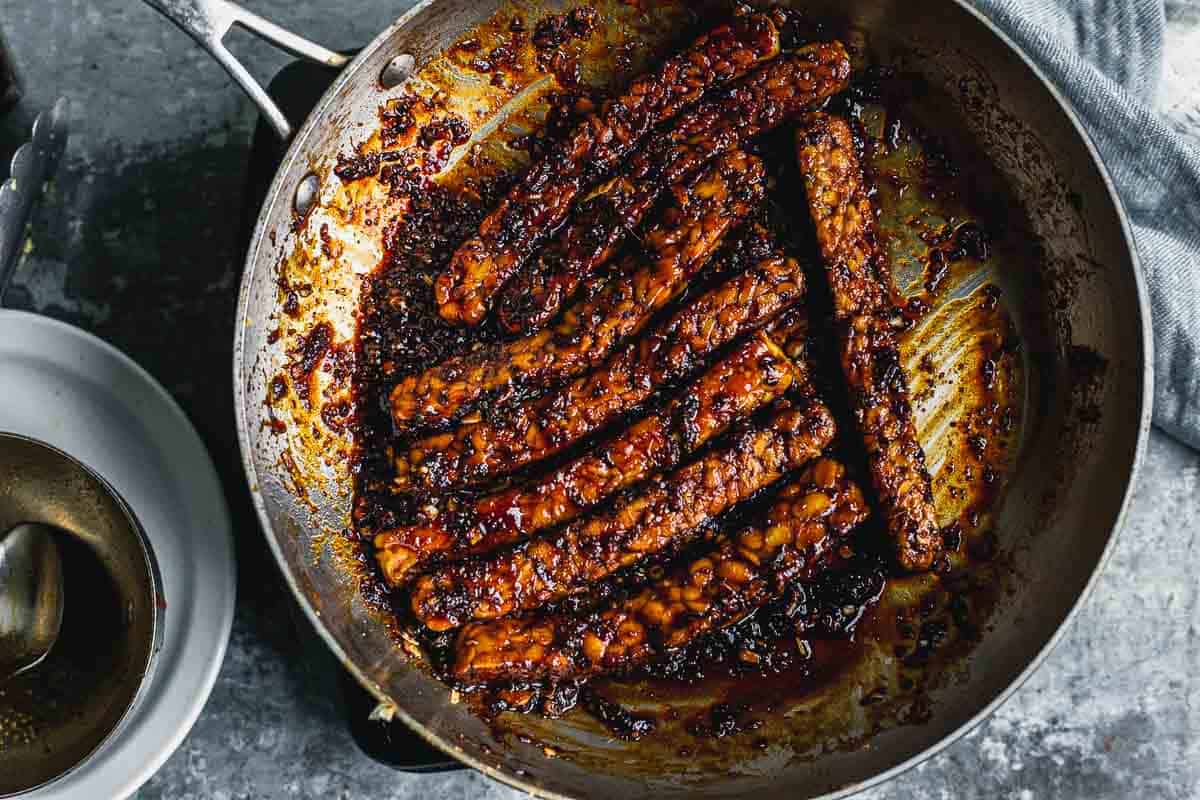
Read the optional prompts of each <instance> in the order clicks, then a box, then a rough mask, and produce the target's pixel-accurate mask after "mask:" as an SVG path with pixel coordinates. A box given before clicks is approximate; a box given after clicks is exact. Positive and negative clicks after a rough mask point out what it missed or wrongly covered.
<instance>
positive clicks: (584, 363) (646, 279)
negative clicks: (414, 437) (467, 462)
mask: <svg viewBox="0 0 1200 800" xmlns="http://www.w3.org/2000/svg"><path fill="white" fill-rule="evenodd" d="M764 181H765V172H764V167H763V163H762V160H761V159H759V158H756V157H754V156H747V155H746V154H745V153H742V152H741V151H735V152H731V153H726V154H725V155H723V156H722V157H721V158H720V159H718V160H717V162H716V163H715V164H713V165H712V166H711V167H709V168H708V169H707V170H705V171H704V172H703V173H702V174H701V175H699V176H698V177H697V178H695V179H693V180H692V181H690V182H685V183H683V184H677V185H676V186H675V187H673V189H672V193H673V195H674V200H675V203H674V205H673V206H672V207H670V208H668V209H667V210H666V212H665V213H664V214H663V217H662V220H661V221H660V222H659V223H657V224H656V225H654V226H653V227H652V228H651V230H650V231H649V232H648V233H647V234H646V236H645V239H644V242H643V245H644V247H643V249H644V250H645V252H646V256H645V257H644V259H639V258H637V257H636V256H631V259H634V260H633V261H632V264H633V265H636V268H635V267H634V266H631V268H630V269H629V270H628V271H627V273H626V274H622V275H620V276H619V277H617V278H616V279H614V280H613V281H611V282H609V283H608V284H606V285H605V286H604V288H603V289H601V290H600V291H598V292H597V293H596V294H595V295H594V296H592V297H590V298H588V299H586V300H584V301H582V302H580V303H578V304H577V305H575V306H574V307H573V308H572V309H571V310H570V311H568V312H567V313H566V314H565V315H564V316H563V318H562V319H561V320H560V321H559V323H558V324H557V325H555V326H554V327H552V328H546V329H544V330H541V331H538V332H537V333H534V334H530V335H528V336H524V337H522V338H520V339H516V340H514V341H511V342H505V343H503V344H498V345H494V346H492V347H486V348H481V349H480V350H478V351H476V352H473V353H469V354H467V355H464V356H460V357H458V358H452V359H449V360H448V361H445V362H443V363H442V364H440V365H439V366H437V367H434V368H433V369H430V370H426V371H425V372H422V373H419V374H417V375H411V376H409V377H407V378H405V379H404V380H403V381H401V382H400V383H399V384H398V385H397V386H396V387H395V388H394V389H393V390H392V393H391V397H390V400H391V411H392V419H393V422H394V423H395V425H396V427H397V428H398V429H399V430H401V431H407V430H413V429H416V428H421V427H432V426H437V425H439V424H442V425H444V424H445V423H448V422H452V421H454V420H455V419H456V418H458V417H459V416H461V415H462V414H463V413H464V412H465V411H466V410H467V409H469V408H471V407H473V406H475V405H476V404H477V403H478V402H479V401H480V400H481V399H482V398H484V397H485V396H490V397H492V398H493V399H499V397H498V396H499V395H502V394H504V393H506V392H513V391H517V390H519V389H522V388H525V387H529V386H553V385H558V384H561V383H562V382H564V381H566V380H569V379H571V378H573V377H575V376H576V375H580V374H582V373H584V372H586V371H588V370H589V369H594V368H595V367H596V366H597V365H599V364H600V363H601V362H603V361H604V359H605V358H607V357H608V356H609V355H610V354H611V353H612V352H613V350H615V349H616V348H617V346H618V345H619V344H620V343H621V341H622V340H624V339H625V338H626V337H628V336H631V335H633V334H635V333H637V332H638V331H640V330H641V329H642V328H643V327H644V326H645V325H646V323H647V322H648V321H649V320H650V318H651V317H652V316H653V315H654V314H655V312H657V311H659V310H660V309H662V308H663V307H664V306H665V305H666V304H667V303H669V302H670V301H671V300H672V299H674V298H675V297H677V296H678V295H679V293H680V292H681V291H683V289H684V287H685V286H686V285H687V283H688V281H689V280H690V279H691V278H692V277H693V276H694V275H695V274H696V273H697V272H698V271H699V270H700V269H701V268H702V267H703V266H704V265H705V264H706V263H707V262H708V259H709V257H710V256H711V255H712V254H713V252H715V251H716V250H717V249H718V247H719V246H720V243H721V241H722V240H723V239H724V237H725V235H726V234H727V233H728V232H729V231H730V230H731V229H732V228H733V227H734V226H735V225H737V224H738V223H739V222H740V221H741V220H743V219H745V217H746V216H747V215H748V214H749V213H750V212H751V211H752V210H753V208H754V206H755V205H757V204H758V203H760V202H761V201H762V198H763V196H764V193H765V185H764Z"/></svg>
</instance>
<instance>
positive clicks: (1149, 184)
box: [971, 0, 1200, 449]
mask: <svg viewBox="0 0 1200 800" xmlns="http://www.w3.org/2000/svg"><path fill="white" fill-rule="evenodd" d="M971 1H972V2H973V3H974V5H975V7H976V8H978V9H979V10H980V11H981V12H982V13H983V14H985V15H986V16H987V17H989V18H990V19H991V20H992V21H993V22H995V23H996V24H997V25H998V26H999V27H1000V28H1002V29H1003V30H1004V31H1005V32H1006V33H1007V34H1008V35H1009V37H1011V38H1012V39H1013V40H1014V41H1015V42H1016V43H1017V45H1018V46H1019V47H1021V48H1022V49H1023V50H1024V51H1025V52H1026V53H1027V54H1028V55H1029V56H1030V57H1031V58H1032V59H1033V60H1034V61H1035V62H1037V63H1038V64H1039V65H1040V67H1041V69H1042V71H1043V72H1044V73H1045V74H1046V75H1047V76H1048V77H1049V78H1050V80H1051V81H1053V82H1054V83H1055V84H1056V85H1057V87H1058V88H1059V90H1061V91H1062V93H1063V94H1064V95H1065V96H1067V97H1068V98H1069V99H1070V100H1071V103H1072V104H1073V105H1074V107H1075V111H1076V112H1077V113H1078V115H1079V117H1080V119H1081V120H1082V121H1083V124H1084V127H1086V128H1087V130H1088V133H1089V134H1091V137H1092V140H1093V141H1094V142H1095V143H1096V147H1097V149H1098V150H1099V151H1100V155H1101V157H1102V158H1103V159H1104V163H1105V165H1106V166H1107V167H1108V170H1109V173H1110V174H1111V175H1112V179H1113V181H1114V183H1115V184H1116V186H1117V191H1118V192H1119V194H1120V195H1121V199H1122V200H1123V201H1124V204H1125V208H1126V210H1127V211H1128V212H1129V215H1130V218H1131V219H1132V222H1133V235H1134V239H1135V241H1136V243H1137V250H1138V255H1139V256H1140V257H1141V262H1142V269H1143V270H1144V271H1145V276H1146V283H1147V284H1148V285H1149V288H1150V302H1151V305H1152V306H1153V313H1152V318H1153V323H1154V347H1155V354H1154V370H1155V375H1154V424H1155V425H1157V426H1158V427H1159V428H1161V429H1162V430H1164V431H1165V432H1167V433H1168V434H1170V435H1172V436H1174V437H1176V438H1177V439H1179V440H1181V441H1183V442H1186V443H1187V444H1188V445H1190V446H1191V447H1194V448H1197V449H1200V151H1198V150H1197V149H1195V148H1194V147H1193V146H1191V145H1190V144H1189V143H1187V142H1185V141H1183V140H1182V139H1181V138H1180V137H1179V136H1178V135H1176V134H1175V133H1174V132H1173V131H1172V130H1171V129H1170V128H1169V127H1168V126H1167V125H1166V124H1165V122H1164V121H1163V119H1162V118H1161V117H1159V115H1158V114H1157V113H1156V112H1155V111H1154V110H1153V104H1154V99H1155V93H1156V91H1157V89H1158V83H1159V79H1160V77H1161V75H1162V70H1163V34H1164V29H1165V27H1166V21H1165V14H1164V9H1163V2H1162V0H971ZM1130 302H1131V303H1132V302H1134V300H1133V298H1130Z"/></svg>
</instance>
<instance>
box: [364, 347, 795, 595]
mask: <svg viewBox="0 0 1200 800" xmlns="http://www.w3.org/2000/svg"><path fill="white" fill-rule="evenodd" d="M803 370H804V366H803V365H802V364H800V365H793V364H792V363H791V362H790V361H789V359H788V358H787V356H785V355H784V354H783V351H782V350H781V349H780V348H779V347H778V346H777V345H776V344H775V343H773V342H772V341H771V340H770V338H768V336H767V335H766V334H763V333H760V334H758V335H757V336H754V337H751V338H750V339H748V340H746V341H745V342H744V343H743V344H742V345H741V346H740V347H738V348H737V349H736V350H734V352H732V353H730V354H729V355H728V356H726V357H725V358H723V359H721V360H720V361H718V362H717V363H716V364H714V365H713V366H712V367H711V368H710V369H709V370H708V371H707V372H705V373H704V374H703V375H701V376H700V378H699V379H697V380H696V381H695V383H693V384H692V385H691V386H689V387H687V388H686V389H685V390H684V391H683V392H681V393H680V395H679V396H678V397H676V399H674V400H672V401H671V402H670V403H668V404H667V406H666V407H665V408H663V409H662V410H661V411H657V412H654V413H651V414H650V415H648V416H646V417H644V418H643V419H641V420H639V421H638V422H636V423H635V424H633V425H632V426H630V427H629V428H627V429H626V430H624V431H622V432H621V433H620V434H618V435H617V436H616V437H615V438H613V439H611V440H610V441H608V442H605V443H603V444H601V445H599V446H598V447H597V448H596V449H595V450H593V451H591V452H589V453H587V454H585V455H583V456H580V457H579V458H577V459H575V460H574V461H571V462H570V463H568V464H566V465H564V466H562V467H560V468H558V469H556V470H554V471H553V472H551V473H549V474H548V475H545V476H543V477H541V478H539V479H537V480H534V481H533V482H531V483H529V484H527V485H524V486H519V487H515V488H512V489H508V490H506V491H502V492H500V493H498V494H492V495H487V496H485V497H481V498H479V499H477V500H474V501H472V502H470V503H469V505H468V506H467V508H465V509H463V510H462V511H452V510H447V511H445V512H440V513H438V514H437V516H436V517H435V518H433V519H430V520H428V521H427V522H424V523H420V524H417V525H408V526H404V527H401V528H394V529H392V530H388V531H384V532H383V533H381V534H379V535H378V536H376V537H375V555H376V558H377V559H378V561H379V566H380V569H381V570H382V571H383V576H384V579H385V580H387V581H388V583H389V584H391V585H393V586H395V585H398V584H400V583H401V582H402V581H403V580H404V578H405V577H406V576H407V575H408V574H409V573H410V572H411V571H412V570H413V569H414V568H418V567H421V566H424V565H425V564H426V563H428V562H430V561H432V560H434V559H436V558H439V557H440V558H445V557H462V556H464V555H469V554H476V553H484V552H487V551H489V550H494V549H496V548H498V547H501V546H503V545H507V544H512V543H513V542H516V541H520V540H521V539H523V538H526V537H527V536H529V535H530V534H533V533H536V532H537V531H540V530H543V529H545V528H549V527H551V526H553V525H558V524H561V523H564V522H568V521H570V520H572V519H574V518H575V517H577V516H579V515H580V514H581V513H583V511H584V510H585V509H587V508H590V507H591V506H594V505H595V504H596V503H598V502H599V501H600V500H602V499H603V498H605V497H608V496H609V495H612V494H613V493H615V492H617V491H618V490H620V489H622V488H624V487H627V486H630V485H632V484H633V483H635V482H637V481H639V480H642V479H643V478H645V477H647V476H649V475H651V474H653V473H655V472H659V471H662V470H665V469H671V468H673V467H674V466H676V465H677V464H679V462H680V461H681V460H682V459H683V458H684V457H685V456H686V455H687V454H689V453H692V452H694V451H696V450H697V449H698V448H700V447H701V446H703V445H704V444H705V443H706V442H708V441H709V440H710V439H712V438H713V437H715V436H718V435H720V434H721V433H723V432H724V431H725V430H727V429H728V428H729V426H730V425H731V424H732V423H733V422H734V421H736V420H738V419H739V418H741V417H744V416H748V415H750V414H753V413H754V412H755V411H757V410H758V409H759V408H763V407H765V406H767V405H769V404H770V403H772V402H773V401H775V400H777V399H779V398H780V397H782V396H783V394H784V392H786V391H787V390H788V389H789V387H791V386H792V383H793V378H794V377H795V376H796V372H797V371H803ZM800 377H801V379H802V380H803V379H805V377H806V376H805V375H803V374H802V375H801V376H800Z"/></svg>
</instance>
